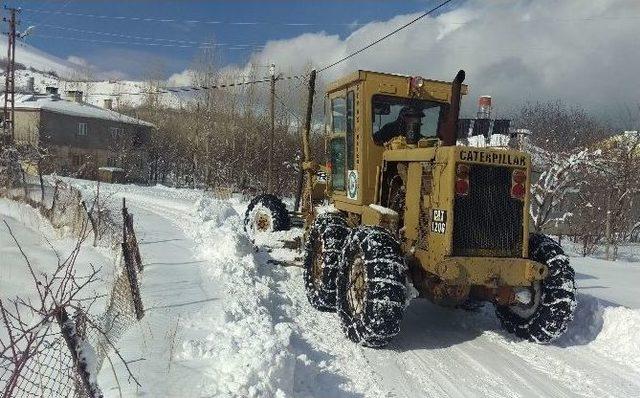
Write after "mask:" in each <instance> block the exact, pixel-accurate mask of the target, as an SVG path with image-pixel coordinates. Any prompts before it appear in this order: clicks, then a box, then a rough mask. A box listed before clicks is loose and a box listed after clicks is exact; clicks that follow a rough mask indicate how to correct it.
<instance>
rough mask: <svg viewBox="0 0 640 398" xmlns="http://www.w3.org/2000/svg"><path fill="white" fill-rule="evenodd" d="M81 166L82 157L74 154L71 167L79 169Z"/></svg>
mask: <svg viewBox="0 0 640 398" xmlns="http://www.w3.org/2000/svg"><path fill="white" fill-rule="evenodd" d="M80 164H81V158H80V155H76V154H73V155H71V166H73V167H78V166H80Z"/></svg>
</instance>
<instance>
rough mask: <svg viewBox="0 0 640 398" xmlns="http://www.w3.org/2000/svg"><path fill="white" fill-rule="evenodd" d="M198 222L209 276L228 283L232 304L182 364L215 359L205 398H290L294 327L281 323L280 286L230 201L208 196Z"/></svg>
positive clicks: (189, 344)
mask: <svg viewBox="0 0 640 398" xmlns="http://www.w3.org/2000/svg"><path fill="white" fill-rule="evenodd" d="M194 217H195V219H196V221H201V224H199V227H198V228H197V230H196V231H194V234H195V236H194V238H195V240H196V242H197V244H198V251H199V255H200V257H201V258H202V259H205V260H207V263H206V265H205V266H204V267H206V269H205V272H206V273H207V276H208V277H209V278H211V279H212V280H217V281H223V284H224V286H225V288H226V290H227V297H228V299H227V302H226V306H225V309H224V314H223V317H224V321H223V323H222V325H221V326H218V325H220V323H219V322H214V321H212V322H211V323H212V325H216V326H213V329H212V330H211V333H210V334H209V335H208V336H207V337H206V338H205V339H199V340H189V341H186V342H185V343H184V344H183V347H182V353H181V357H182V359H189V360H198V359H203V360H206V359H214V360H212V361H210V366H209V367H208V369H207V373H208V376H209V380H208V384H206V385H204V386H202V388H203V391H202V393H203V395H215V396H247V397H259V396H260V397H262V396H276V397H277V396H286V395H289V393H290V391H291V390H292V386H293V370H294V365H295V360H294V358H293V356H292V355H291V354H290V352H289V350H288V346H289V338H290V334H291V328H290V325H289V324H288V323H286V322H279V320H278V319H276V314H275V313H274V312H273V310H274V302H276V301H277V300H275V299H274V297H272V296H273V294H274V293H273V290H274V289H273V284H274V281H273V280H272V279H271V278H269V277H268V276H265V275H263V274H262V273H261V270H260V266H259V265H258V264H257V262H256V261H255V259H254V255H253V246H252V245H251V244H250V242H249V241H248V240H247V238H246V237H245V236H244V233H243V231H242V220H241V218H240V216H239V215H238V213H237V212H236V211H235V210H234V209H233V208H232V207H231V206H230V205H229V204H228V202H223V201H219V200H215V199H211V198H206V197H205V198H202V199H201V200H199V201H198V203H197V204H196V207H195V214H194ZM204 321H206V320H204V319H199V320H198V322H204Z"/></svg>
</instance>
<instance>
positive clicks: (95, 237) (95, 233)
mask: <svg viewBox="0 0 640 398" xmlns="http://www.w3.org/2000/svg"><path fill="white" fill-rule="evenodd" d="M82 207H83V208H84V211H85V212H86V213H87V218H89V223H91V229H92V230H93V246H94V247H95V246H97V244H98V224H97V223H96V220H95V219H94V218H93V215H92V214H91V210H89V208H87V202H85V201H84V200H83V201H82ZM98 217H100V216H98Z"/></svg>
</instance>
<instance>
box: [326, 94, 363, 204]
mask: <svg viewBox="0 0 640 398" xmlns="http://www.w3.org/2000/svg"><path fill="white" fill-rule="evenodd" d="M354 109H355V91H354V90H353V89H352V88H347V89H345V90H339V91H336V92H333V93H331V94H329V98H328V102H327V109H326V114H327V123H326V126H325V128H326V130H327V138H328V139H327V149H328V155H329V159H328V166H329V190H330V191H331V193H332V195H333V197H334V199H337V200H349V201H355V200H357V199H358V191H359V189H358V178H357V171H356V170H355V168H356V165H355V151H356V142H355V141H356V140H355V119H354Z"/></svg>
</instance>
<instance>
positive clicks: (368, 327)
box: [337, 227, 407, 347]
mask: <svg viewBox="0 0 640 398" xmlns="http://www.w3.org/2000/svg"><path fill="white" fill-rule="evenodd" d="M340 263H341V265H340V269H339V271H338V281H337V299H338V314H339V316H340V322H341V324H342V330H343V332H344V333H345V335H346V336H347V337H348V338H349V339H350V340H352V341H354V342H356V343H358V344H361V345H364V346H367V347H383V346H385V345H387V344H388V343H389V342H390V341H391V339H393V338H394V337H395V336H396V335H397V334H398V332H399V331H400V322H401V321H402V317H403V315H404V310H405V303H406V296H407V290H406V286H405V283H406V280H407V266H406V264H405V261H404V258H403V256H402V252H401V250H400V245H399V244H398V242H397V241H396V240H395V239H394V238H393V236H392V235H391V234H390V233H389V232H388V231H387V230H385V229H383V228H380V227H359V228H357V229H354V230H353V231H352V232H351V234H350V235H349V237H348V238H347V241H346V243H345V247H344V249H343V251H342V258H341V261H340Z"/></svg>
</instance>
